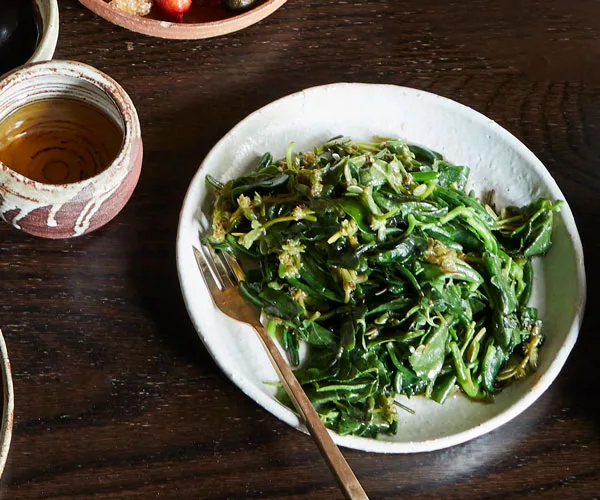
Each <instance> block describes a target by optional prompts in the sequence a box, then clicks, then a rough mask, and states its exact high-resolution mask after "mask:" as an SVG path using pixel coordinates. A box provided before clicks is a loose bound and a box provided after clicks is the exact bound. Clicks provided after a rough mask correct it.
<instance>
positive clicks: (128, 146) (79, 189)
mask: <svg viewBox="0 0 600 500" xmlns="http://www.w3.org/2000/svg"><path fill="white" fill-rule="evenodd" d="M53 97H69V98H75V99H79V100H82V101H85V102H87V103H89V104H92V105H95V106H98V107H99V108H100V109H102V110H103V111H104V112H105V113H107V114H108V115H109V116H110V117H111V118H113V120H114V121H115V123H117V124H118V125H119V126H120V127H121V129H122V130H123V134H124V139H123V145H122V147H121V150H120V152H119V154H118V156H117V158H116V159H115V160H114V161H113V163H112V164H111V165H109V167H108V168H106V169H105V170H103V171H102V172H100V173H99V174H97V175H95V176H94V177H91V178H89V179H85V180H83V181H80V182H75V183H71V184H43V183H40V182H36V181H33V180H31V179H28V178H27V177H24V176H23V175H21V174H19V173H17V172H15V171H13V170H11V169H10V168H8V167H7V166H6V165H4V164H3V163H2V162H0V217H2V219H4V220H5V221H6V222H8V223H9V224H12V225H13V226H14V227H15V228H17V229H21V230H23V231H26V232H28V233H30V234H33V235H35V236H41V237H44V238H70V237H74V236H81V235H82V234H85V233H89V232H91V231H94V230H95V229H98V228H99V227H101V226H103V225H104V224H106V223H107V222H108V221H110V220H111V219H112V218H113V217H115V215H117V214H118V213H119V212H120V210H121V209H122V208H123V207H124V206H125V204H126V203H127V201H128V200H129V198H130V197H131V194H132V193H133V190H134V188H135V186H136V184H137V181H138V178H139V175H140V171H141V167H142V156H143V146H142V138H141V132H140V124H139V119H138V116H137V112H136V110H135V107H134V105H133V103H132V102H131V99H130V98H129V96H128V95H127V93H126V92H125V91H124V90H123V88H122V87H121V86H120V85H119V84H117V83H116V82H115V81H114V80H112V79H111V78H110V77H108V76H106V75H104V74H103V73H101V72H99V71H98V70H96V69H94V68H92V67H90V66H87V65H85V64H81V63H77V62H71V61H51V62H43V63H37V64H33V65H28V66H24V67H22V68H21V69H19V70H17V71H14V72H12V73H10V74H9V75H8V76H6V77H5V78H4V79H3V80H1V81H0V119H2V118H3V117H4V116H6V115H8V114H10V113H11V112H13V111H14V110H15V109H16V108H18V107H19V106H22V105H23V104H25V103H28V102H31V101H33V100H38V99H48V98H53Z"/></svg>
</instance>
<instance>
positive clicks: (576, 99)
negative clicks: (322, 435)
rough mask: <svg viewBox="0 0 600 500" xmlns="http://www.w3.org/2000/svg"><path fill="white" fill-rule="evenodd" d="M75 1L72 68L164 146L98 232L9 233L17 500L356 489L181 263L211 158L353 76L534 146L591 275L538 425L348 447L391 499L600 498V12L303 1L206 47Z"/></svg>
mask: <svg viewBox="0 0 600 500" xmlns="http://www.w3.org/2000/svg"><path fill="white" fill-rule="evenodd" d="M60 10H61V16H62V18H61V34H60V39H59V45H58V50H57V52H56V57H57V58H63V59H74V60H77V61H83V62H86V63H89V64H92V65H94V66H96V67H97V68H99V69H101V70H103V71H105V72H107V73H108V74H110V75H111V76H113V77H114V78H115V79H116V80H118V81H119V82H120V83H121V84H122V85H123V86H124V87H125V88H126V89H127V91H128V92H129V94H130V95H131V97H132V98H133V100H134V102H135V103H136V105H137V108H138V111H139V114H140V119H141V123H142V129H143V135H144V142H145V149H146V154H145V159H144V166H143V171H142V176H141V179H140V182H139V184H138V187H137V190H136V191H135V193H134V195H133V197H132V199H131V201H130V202H129V204H128V205H127V206H126V208H125V209H124V210H123V212H122V213H121V214H120V215H119V216H118V217H117V218H116V219H115V220H113V221H112V222H111V223H110V224H109V225H108V226H106V227H105V228H103V229H101V230H99V231H97V232H96V233H93V234H91V235H87V236H84V237H81V238H79V239H71V240H65V241H46V240H41V239H37V238H34V237H30V236H28V235H26V234H24V233H21V232H18V231H16V230H13V229H12V228H10V227H9V226H8V225H6V224H0V239H1V241H2V244H1V245H0V254H1V256H2V257H1V260H0V273H1V277H2V285H1V288H0V290H1V297H2V300H1V305H0V326H1V327H2V329H3V330H4V334H5V337H6V341H7V344H8V349H9V353H10V357H11V361H12V367H13V371H14V383H15V391H16V412H15V427H14V440H13V444H12V448H11V452H10V456H9V460H8V465H7V468H6V471H5V474H4V477H3V478H2V482H1V490H0V491H1V492H2V495H3V498H6V499H10V500H18V499H28V500H33V499H59V498H60V499H61V500H75V499H82V500H83V499H86V500H87V499H90V498H94V499H120V500H121V499H122V500H128V499H144V500H145V499H150V498H161V499H162V498H165V499H167V498H168V499H191V498H202V499H226V498H227V499H246V498H273V499H283V498H285V499H290V500H291V499H315V500H318V499H333V498H341V496H340V494H339V492H338V489H337V487H336V485H335V483H334V481H333V479H332V478H331V476H330V474H329V472H328V470H327V469H326V467H325V465H324V463H323V461H322V460H321V458H320V456H319V454H318V452H317V450H316V448H315V446H314V445H313V443H312V441H311V439H310V438H309V437H308V436H305V435H303V434H301V433H299V432H297V431H296V430H293V429H291V428H289V427H288V426H287V425H285V424H283V423H281V422H280V421H278V420H277V419H275V418H274V417H273V416H271V415H270V414H269V413H267V412H266V411H264V410H263V409H262V408H261V407H259V406H258V405H256V404H255V403H254V402H253V401H251V400H250V399H248V398H247V397H246V396H244V395H243V394H242V393H241V391H239V390H238V389H237V388H236V387H235V386H234V385H233V384H232V383H231V382H229V380H228V379H227V378H226V377H225V376H224V375H223V374H222V373H221V372H220V370H219V369H218V368H217V366H216V365H215V364H214V363H213V361H212V360H211V358H210V357H209V355H208V354H207V351H206V350H205V349H204V347H203V345H202V344H201V342H200V340H199V339H198V337H197V335H196V332H195V331H194V329H193V327H192V324H191V322H190V321H189V319H188V316H187V314H186V310H185V308H184V305H183V301H182V298H181V295H180V291H179V284H178V281H177V276H176V269H175V255H174V249H175V233H176V226H177V220H178V213H179V209H180V207H181V203H182V200H183V196H184V193H185V191H186V188H187V186H188V183H189V181H190V180H191V177H192V176H193V174H194V173H195V171H196V169H197V167H198V165H199V163H200V162H201V161H202V159H203V157H204V156H205V155H206V153H207V152H208V150H209V149H210V147H211V146H212V145H213V144H214V143H215V142H216V141H217V140H218V139H219V138H220V137H221V136H222V135H223V134H224V133H225V132H227V131H228V130H229V129H230V128H231V127H232V126H233V125H234V124H235V123H237V122H238V121H239V120H240V119H242V118H243V117H244V116H246V115H247V114H248V113H250V112H252V111H254V110H255V109H257V108H259V107H260V106H262V105H264V104H266V103H268V102H270V101H272V100H274V99H277V98H279V97H282V96H285V95H287V94H289V93H291V92H294V91H297V90H300V89H303V88H305V87H310V86H313V85H318V84H324V83H330V82H337V81H362V82H381V83H392V84H398V85H406V86H410V87H416V88H420V89H425V90H429V91H432V92H435V93H438V94H441V95H444V96H447V97H450V98H452V99H455V100H457V101H459V102H462V103H464V104H466V105H468V106H471V107H473V108H475V109H476V110H478V111H481V112H483V113H485V114H487V115H488V116H490V117H491V118H493V119H494V120H496V121H498V122H499V123H500V124H501V125H503V126H504V127H506V128H507V129H508V130H510V131H511V132H512V133H514V134H515V135H517V136H518V137H519V138H520V139H522V140H523V141H524V142H525V144H526V145H527V146H529V147H530V148H531V149H532V150H533V151H534V152H535V153H536V154H537V155H538V156H539V157H540V158H541V160H542V161H543V163H544V164H545V165H546V166H547V168H548V169H549V170H550V172H551V173H552V175H553V176H554V177H555V179H556V180H557V182H558V184H559V186H560V187H561V189H562V190H563V192H564V193H565V196H566V198H567V199H568V201H569V203H570V204H571V207H572V209H573V211H574V214H575V218H576V220H577V223H578V226H579V230H580V233H581V236H582V238H583V243H584V247H585V250H586V255H587V266H588V280H589V284H590V293H589V298H588V311H589V314H588V316H587V318H586V321H585V322H584V326H583V329H582V331H581V334H580V338H579V340H578V343H577V346H576V347H575V350H574V351H573V353H572V354H571V356H570V358H569V361H568V362H567V365H566V367H565V368H564V370H563V371H562V372H561V374H560V376H559V377H558V379H557V380H556V382H555V383H554V384H553V385H552V387H551V388H550V389H549V390H548V391H547V392H546V393H545V394H544V395H543V396H542V397H541V398H540V399H539V400H538V401H537V402H536V403H535V404H534V405H533V406H532V407H531V408H530V409H528V410H527V411H526V412H525V413H524V414H522V415H520V416H519V417H518V418H516V419H515V420H513V421H512V422H511V423H509V424H507V425H505V426H504V427H502V428H500V429H498V430H496V431H494V432H492V433H490V434H488V435H486V436H484V437H480V438H478V439H475V440H473V441H471V442H469V443H466V444H464V445H461V446H456V447H454V448H451V449H447V450H444V451H439V452H433V453H424V454H417V455H395V456H385V455H377V454H368V453H363V452H358V451H353V450H344V454H345V456H346V457H347V459H348V461H349V463H350V464H351V466H352V467H353V469H354V471H355V472H356V475H357V476H358V477H359V479H360V480H361V482H362V484H363V485H364V487H365V489H366V490H367V492H368V493H369V494H370V496H371V498H372V499H392V498H394V499H395V498H402V499H430V498H436V499H453V498H456V499H463V498H486V499H504V498H511V499H534V498H559V499H575V498H582V499H584V498H585V499H592V498H597V497H598V496H600V460H599V459H600V407H599V404H598V401H599V398H598V383H599V376H598V366H599V360H598V352H599V348H600V341H599V340H598V338H599V337H598V336H597V334H596V333H595V328H594V326H593V323H594V321H593V317H594V315H596V318H597V319H600V316H598V315H599V314H600V313H599V310H600V308H599V304H598V299H599V297H598V293H597V291H596V288H595V278H596V277H598V273H599V267H598V264H596V262H595V258H594V257H595V253H596V252H597V251H598V248H599V247H598V242H599V240H598V236H597V225H598V220H600V204H599V203H598V201H597V200H598V196H597V192H598V190H599V189H600V173H599V172H600V170H599V166H598V160H599V159H600V140H599V133H600V130H599V129H600V64H599V63H600V11H599V7H598V3H597V2H594V1H591V0H589V1H584V0H546V1H538V2H517V1H510V0H504V1H500V0H496V1H489V0H472V1H467V2H440V1H434V0H426V1H425V0H422V1H411V2H408V1H400V0H394V1H392V0H387V1H386V0H363V1H358V0H356V1H348V2H341V1H337V0H303V1H301V0H295V1H294V0H290V2H288V3H287V4H286V5H285V6H284V7H283V8H281V9H280V10H279V11H278V12H276V13H275V14H274V15H273V16H271V17H270V18H268V19H267V20H265V21H263V22H261V23H259V24H258V25H255V26H253V27H251V28H249V29H246V30H244V31H242V32H240V33H235V34H232V35H229V36H225V37H222V38H216V39H210V40H200V41H189V42H183V41H182V42H175V41H165V40H159V39H154V38H149V37H146V36H142V35H137V34H135V33H131V32H128V31H125V30H123V29H121V28H117V27H114V26H113V25H111V24H109V23H107V22H106V21H104V20H102V19H100V18H98V17H96V16H95V15H93V14H92V13H90V12H89V11H87V10H86V9H85V8H83V7H82V6H80V5H79V4H78V3H77V2H76V1H75V0H60ZM594 311H595V312H594ZM590 316H591V317H590Z"/></svg>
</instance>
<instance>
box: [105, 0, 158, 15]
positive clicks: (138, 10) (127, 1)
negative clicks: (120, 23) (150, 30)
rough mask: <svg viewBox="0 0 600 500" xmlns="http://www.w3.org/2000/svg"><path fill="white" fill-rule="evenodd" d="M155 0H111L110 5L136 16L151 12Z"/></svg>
mask: <svg viewBox="0 0 600 500" xmlns="http://www.w3.org/2000/svg"><path fill="white" fill-rule="evenodd" d="M152 1H153V0H111V2H110V5H112V6H113V7H115V8H117V9H119V10H122V11H123V12H126V13H127V14H133V15H135V16H147V15H148V14H150V9H151V8H152Z"/></svg>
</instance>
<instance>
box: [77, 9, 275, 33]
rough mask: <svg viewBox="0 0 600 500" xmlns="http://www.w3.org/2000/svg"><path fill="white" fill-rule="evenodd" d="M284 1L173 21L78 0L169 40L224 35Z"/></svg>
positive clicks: (130, 27) (133, 27)
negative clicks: (203, 19)
mask: <svg viewBox="0 0 600 500" xmlns="http://www.w3.org/2000/svg"><path fill="white" fill-rule="evenodd" d="M286 2H287V0H267V1H266V2H265V3H263V4H261V5H259V6H258V7H255V8H253V9H251V10H249V11H246V12H243V13H241V14H238V15H236V16H233V17H230V18H227V19H222V20H219V21H210V22H206V23H177V22H169V21H160V20H158V19H151V18H147V17H142V16H135V15H133V14H128V13H126V12H122V11H120V10H118V9H115V8H114V7H111V6H110V5H109V4H108V3H107V2H105V1H104V0H79V3H81V4H82V5H83V6H84V7H86V8H87V9H89V10H90V11H92V12H93V13H94V14H96V15H98V16H100V17H101V18H103V19H104V20H106V21H108V22H109V23H112V24H115V25H117V26H120V27H121V28H124V29H126V30H129V31H133V32H135V33H141V34H142V35H148V36H154V37H158V38H165V39H169V40H201V39H204V38H213V37H217V36H222V35H228V34H230V33H234V32H236V31H240V30H242V29H244V28H247V27H249V26H252V25H253V24H256V23H258V22H259V21H262V20H263V19H265V18H266V17H268V16H270V15H271V14H273V12H275V11H276V10H278V9H279V8H280V7H281V6H282V5H283V4H285V3H286Z"/></svg>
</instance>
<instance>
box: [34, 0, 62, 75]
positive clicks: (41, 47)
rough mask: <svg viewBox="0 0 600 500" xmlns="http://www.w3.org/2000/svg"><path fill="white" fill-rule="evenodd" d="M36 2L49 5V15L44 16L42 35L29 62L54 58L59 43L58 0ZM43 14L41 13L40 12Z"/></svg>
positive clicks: (38, 0) (39, 0) (37, 0)
mask: <svg viewBox="0 0 600 500" xmlns="http://www.w3.org/2000/svg"><path fill="white" fill-rule="evenodd" d="M35 1H36V4H38V9H39V8H40V7H39V4H42V3H43V4H44V5H45V6H46V7H47V9H48V10H47V16H42V19H41V22H42V36H41V39H40V42H39V43H38V46H37V47H36V49H35V51H34V53H33V54H32V55H31V57H30V58H29V59H28V61H27V63H26V64H28V63H33V62H38V61H47V60H50V59H52V57H53V56H54V51H55V50H56V44H57V43H58V31H59V11H58V0H35ZM40 14H41V13H40Z"/></svg>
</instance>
